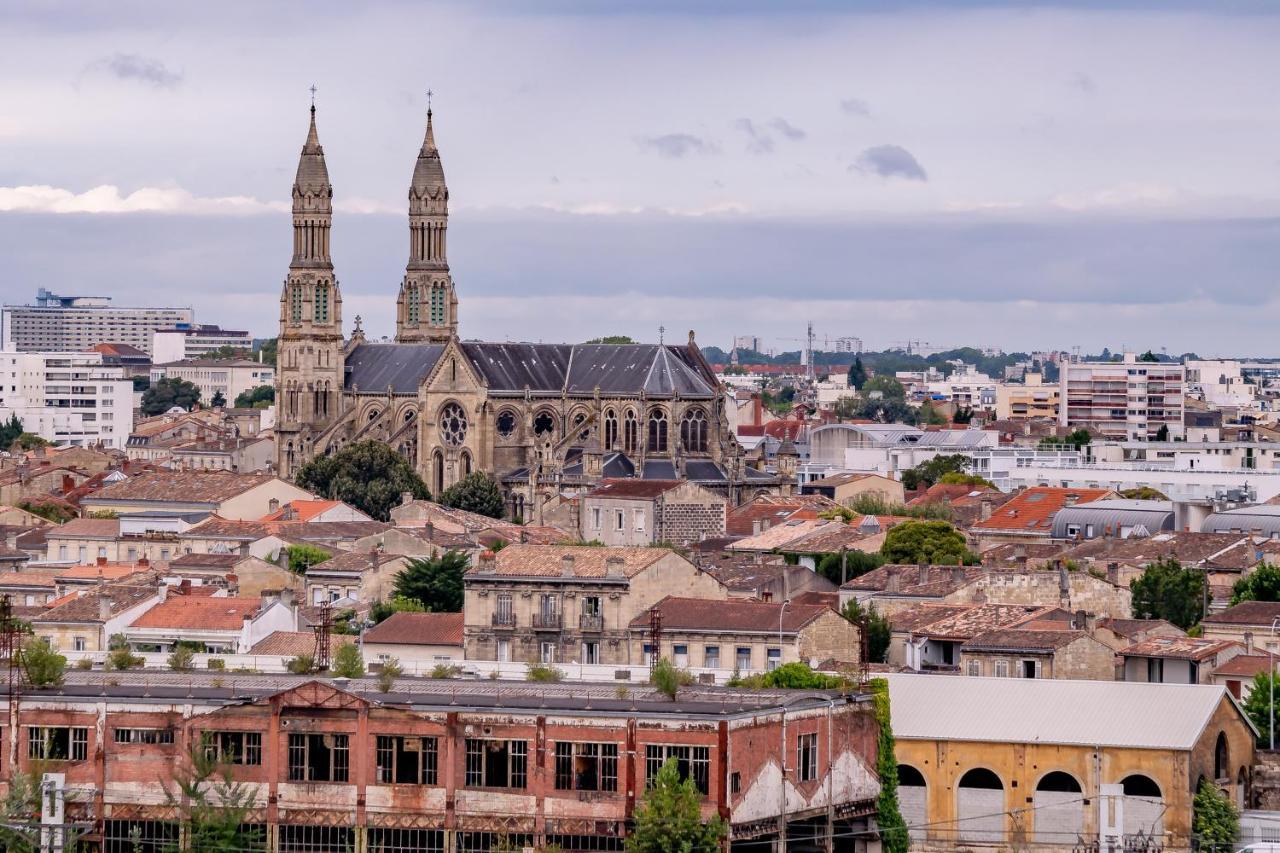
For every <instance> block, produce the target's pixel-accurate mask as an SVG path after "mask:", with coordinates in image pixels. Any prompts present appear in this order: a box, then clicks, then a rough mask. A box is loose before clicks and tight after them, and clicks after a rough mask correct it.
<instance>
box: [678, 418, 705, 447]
mask: <svg viewBox="0 0 1280 853" xmlns="http://www.w3.org/2000/svg"><path fill="white" fill-rule="evenodd" d="M680 444H681V445H682V446H683V447H684V449H685V450H688V451H690V452H692V453H706V452H707V415H706V413H705V412H703V411H702V409H690V410H689V411H688V412H685V415H684V418H682V419H681V421H680Z"/></svg>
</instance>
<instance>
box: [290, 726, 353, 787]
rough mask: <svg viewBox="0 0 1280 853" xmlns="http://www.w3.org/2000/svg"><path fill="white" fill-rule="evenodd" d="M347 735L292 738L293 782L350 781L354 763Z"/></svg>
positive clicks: (291, 766) (297, 734) (291, 767)
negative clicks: (351, 768) (351, 761)
mask: <svg viewBox="0 0 1280 853" xmlns="http://www.w3.org/2000/svg"><path fill="white" fill-rule="evenodd" d="M350 755H351V753H350V750H349V749H348V738H347V735H322V734H300V733H294V734H290V735H289V781H290V782H346V781H347V775H348V771H349V768H350V766H351V764H350Z"/></svg>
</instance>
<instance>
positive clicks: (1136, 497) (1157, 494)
mask: <svg viewBox="0 0 1280 853" xmlns="http://www.w3.org/2000/svg"><path fill="white" fill-rule="evenodd" d="M1120 497H1122V498H1124V499H1125V500H1129V501H1167V500H1169V498H1168V497H1167V496H1166V495H1165V493H1164V492H1162V491H1160V490H1159V489H1153V488H1151V487H1150V486H1138V488H1136V489H1122V490H1121V492H1120Z"/></svg>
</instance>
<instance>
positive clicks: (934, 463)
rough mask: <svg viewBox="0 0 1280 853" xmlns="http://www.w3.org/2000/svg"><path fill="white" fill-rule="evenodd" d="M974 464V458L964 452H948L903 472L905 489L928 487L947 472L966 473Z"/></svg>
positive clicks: (902, 477) (938, 480)
mask: <svg viewBox="0 0 1280 853" xmlns="http://www.w3.org/2000/svg"><path fill="white" fill-rule="evenodd" d="M972 465H973V459H971V458H970V457H968V456H965V455H964V454H963V453H947V454H943V455H939V456H935V457H933V458H932V459H930V460H929V461H928V462H921V463H920V464H919V465H917V466H915V467H914V468H907V469H906V470H904V471H903V472H902V474H901V479H902V487H903V488H904V489H919V488H928V487H929V486H932V485H934V484H935V483H938V482H940V481H941V480H942V478H943V477H945V476H946V475H947V474H964V473H965V472H966V471H968V470H969V468H970V466H972Z"/></svg>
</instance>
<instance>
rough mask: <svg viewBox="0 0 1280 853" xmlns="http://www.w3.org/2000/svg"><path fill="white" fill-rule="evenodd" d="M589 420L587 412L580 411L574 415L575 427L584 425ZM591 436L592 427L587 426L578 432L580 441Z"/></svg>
mask: <svg viewBox="0 0 1280 853" xmlns="http://www.w3.org/2000/svg"><path fill="white" fill-rule="evenodd" d="M586 422H587V413H586V412H578V413H577V414H576V415H574V416H573V425H574V426H575V427H578V426H582V425H583V424H585V423H586ZM590 436H591V428H590V427H587V428H585V429H583V430H582V431H581V432H579V433H578V441H586V440H587V439H588V438H589V437H590Z"/></svg>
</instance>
